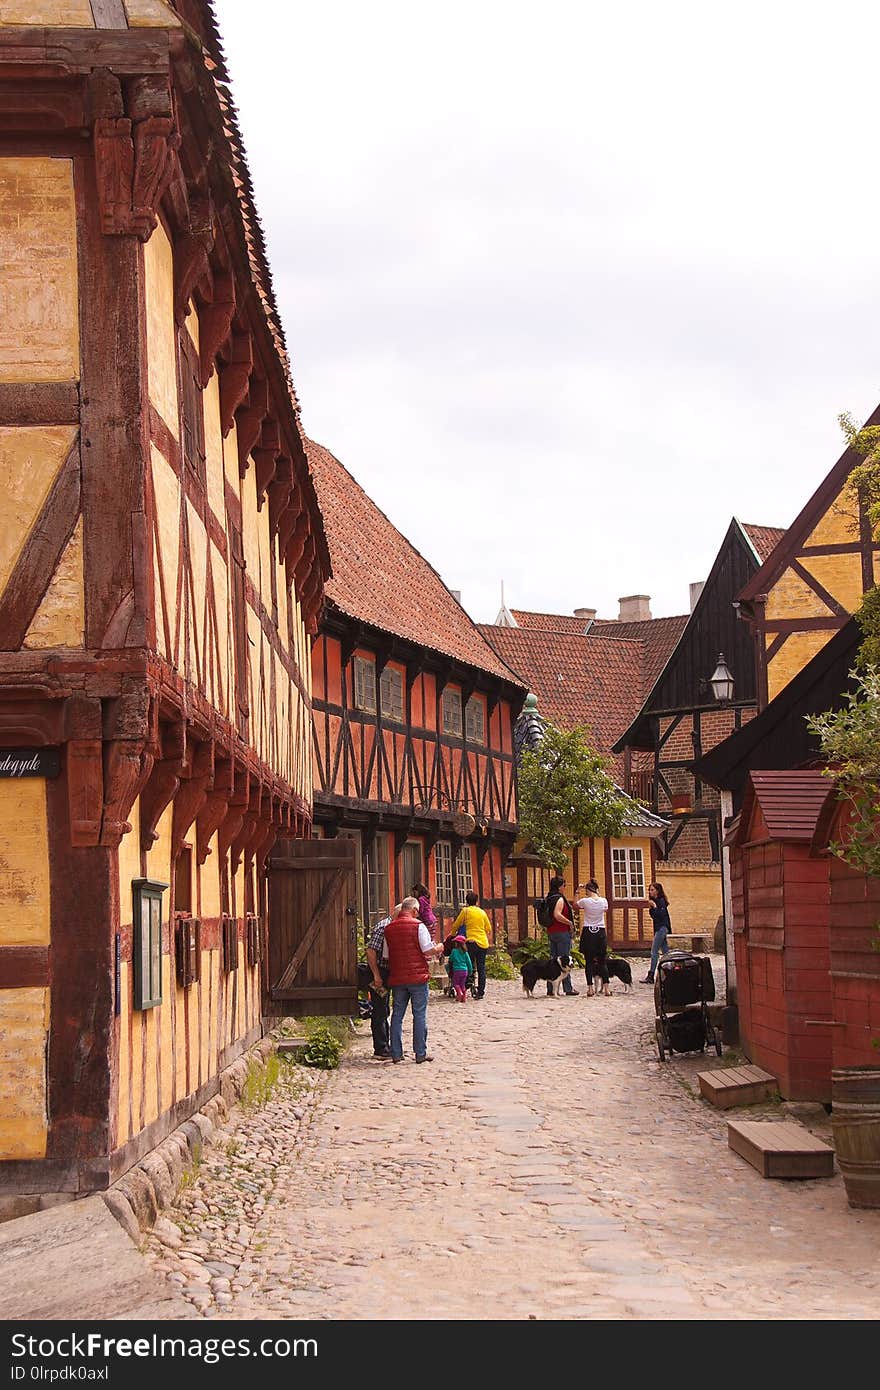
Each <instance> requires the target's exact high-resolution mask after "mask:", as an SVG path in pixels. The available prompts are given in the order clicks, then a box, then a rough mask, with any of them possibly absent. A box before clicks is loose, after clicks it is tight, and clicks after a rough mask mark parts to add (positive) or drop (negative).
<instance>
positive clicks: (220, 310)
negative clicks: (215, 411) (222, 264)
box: [199, 272, 235, 390]
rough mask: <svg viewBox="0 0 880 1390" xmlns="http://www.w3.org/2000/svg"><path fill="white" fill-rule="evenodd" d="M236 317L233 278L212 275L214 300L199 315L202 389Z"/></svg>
mask: <svg viewBox="0 0 880 1390" xmlns="http://www.w3.org/2000/svg"><path fill="white" fill-rule="evenodd" d="M234 315H235V277H234V276H233V275H229V274H228V273H226V272H223V273H215V275H214V297H213V299H212V300H211V303H210V304H206V305H204V306H203V307H202V309H201V310H200V311H199V381H200V384H201V387H202V389H203V390H204V388H205V387H206V386H207V384H208V382H209V381H210V380H211V374H212V373H213V371H214V363H215V359H216V357H217V353H218V352H219V351H220V349H221V347H222V346H223V344H224V343H225V342H226V340H227V338H228V337H229V333H230V330H231V328H232V320H233V317H234Z"/></svg>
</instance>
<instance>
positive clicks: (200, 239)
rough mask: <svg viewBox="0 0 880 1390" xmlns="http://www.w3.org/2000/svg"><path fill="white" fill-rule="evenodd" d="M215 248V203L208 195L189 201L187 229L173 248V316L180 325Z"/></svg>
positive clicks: (201, 194) (200, 195)
mask: <svg viewBox="0 0 880 1390" xmlns="http://www.w3.org/2000/svg"><path fill="white" fill-rule="evenodd" d="M213 245H214V204H213V203H212V201H211V196H210V194H208V193H200V194H196V195H194V196H193V197H191V198H190V201H189V226H188V228H187V230H186V232H185V233H184V234H183V236H182V237H181V238H180V240H179V241H178V243H177V245H176V246H175V248H174V317H175V319H176V321H177V324H178V325H180V324H182V323H183V321H184V319H185V318H186V316H187V314H188V313H189V301H190V298H191V296H192V292H193V290H194V289H195V287H196V285H197V284H198V282H199V281H200V280H201V278H202V276H203V275H204V274H205V272H206V271H207V269H208V256H209V254H210V251H211V247H212V246H213Z"/></svg>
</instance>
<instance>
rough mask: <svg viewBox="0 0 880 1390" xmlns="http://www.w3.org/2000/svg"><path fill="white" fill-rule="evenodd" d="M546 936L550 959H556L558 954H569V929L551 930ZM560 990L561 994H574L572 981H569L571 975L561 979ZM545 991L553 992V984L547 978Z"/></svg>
mask: <svg viewBox="0 0 880 1390" xmlns="http://www.w3.org/2000/svg"><path fill="white" fill-rule="evenodd" d="M548 937H549V940H550V959H551V960H556V959H557V957H558V956H570V955H571V932H570V931H551V932H548ZM562 992H563V994H574V985H573V984H572V982H571V976H570V975H566V977H565V979H564V980H563V981H562ZM547 993H548V994H552V993H553V984H552V982H551V981H549V980H548V982H547Z"/></svg>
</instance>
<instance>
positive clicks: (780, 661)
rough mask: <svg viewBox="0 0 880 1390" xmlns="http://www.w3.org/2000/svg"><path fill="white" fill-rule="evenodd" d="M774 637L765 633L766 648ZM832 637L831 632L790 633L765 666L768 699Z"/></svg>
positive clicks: (800, 669)
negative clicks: (766, 639)
mask: <svg viewBox="0 0 880 1390" xmlns="http://www.w3.org/2000/svg"><path fill="white" fill-rule="evenodd" d="M774 636H775V633H767V638H768V643H767V645H768V646H769V643H770V641H772V639H773V637H774ZM833 636H834V633H833V631H819V632H792V633H790V634H789V636H788V637H787V638H786V640H785V642H784V643H783V645H782V646H781V647H780V648H779V651H778V652H777V653H776V655H775V656H774V657H773V659H772V660H771V661H770V662H769V663H768V665H767V694H768V698H769V699H771V700H772V699H773V698H774V697H775V696H776V695H778V694H779V692H780V690H783V689H784V688H785V686H787V685H788V682H789V681H790V680H793V679H794V677H795V676H796V675H797V674H798V672H799V671H802V670H803V669H804V667H805V666H806V664H807V662H808V661H812V659H813V657H814V656H815V655H816V653H817V652H820V651H821V650H822V648H823V647H824V646H825V643H826V642H828V641H829V640H830V639H831V638H832V637H833Z"/></svg>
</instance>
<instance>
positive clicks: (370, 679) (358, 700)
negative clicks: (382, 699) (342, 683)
mask: <svg viewBox="0 0 880 1390" xmlns="http://www.w3.org/2000/svg"><path fill="white" fill-rule="evenodd" d="M354 707H355V709H362V710H365V711H366V713H367V714H375V713H376V663H375V661H372V660H371V659H370V658H369V657H366V656H356V657H355V659H354Z"/></svg>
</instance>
